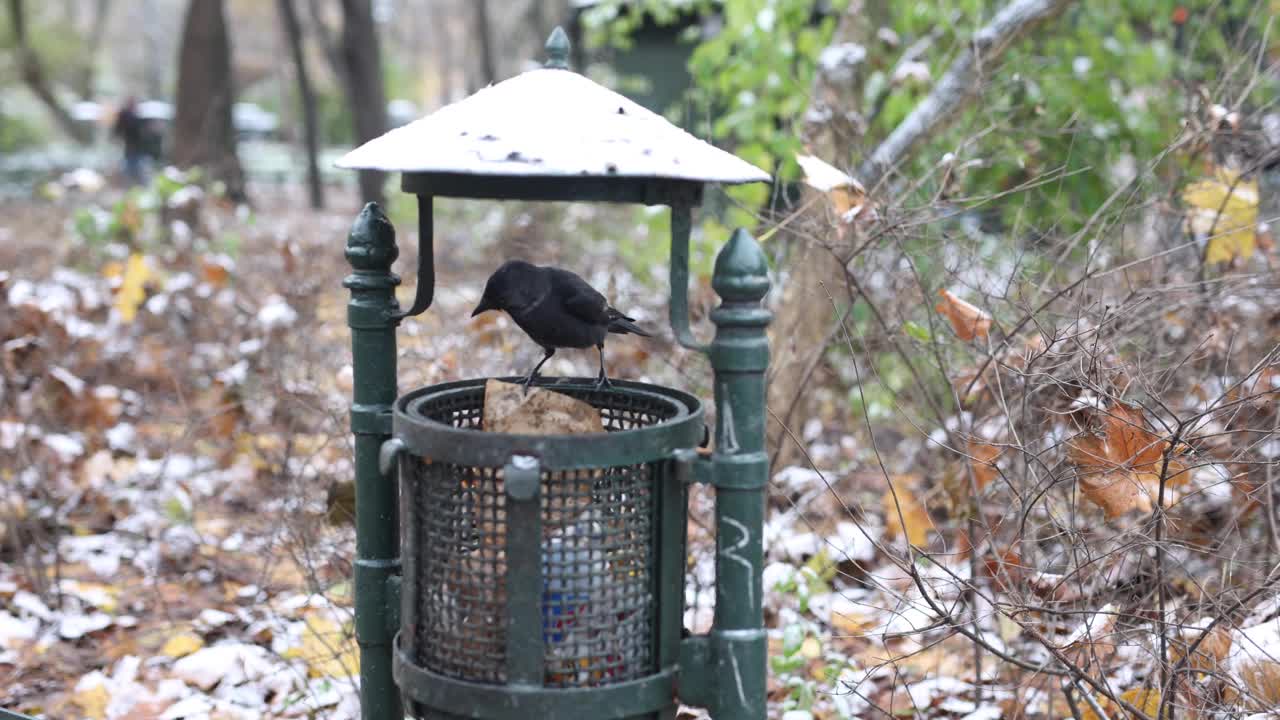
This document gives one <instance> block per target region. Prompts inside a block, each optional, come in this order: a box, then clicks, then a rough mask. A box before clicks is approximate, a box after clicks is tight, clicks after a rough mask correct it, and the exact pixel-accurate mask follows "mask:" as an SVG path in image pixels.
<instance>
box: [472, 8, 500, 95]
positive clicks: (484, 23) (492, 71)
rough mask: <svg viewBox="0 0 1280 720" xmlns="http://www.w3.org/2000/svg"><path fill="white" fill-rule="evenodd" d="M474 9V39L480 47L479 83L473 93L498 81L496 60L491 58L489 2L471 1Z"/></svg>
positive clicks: (491, 28) (491, 42)
mask: <svg viewBox="0 0 1280 720" xmlns="http://www.w3.org/2000/svg"><path fill="white" fill-rule="evenodd" d="M473 1H474V3H475V9H476V37H477V38H478V39H479V45H480V82H479V83H477V84H476V87H473V88H471V92H475V91H476V90H479V89H480V88H482V87H485V86H487V85H492V84H494V83H495V82H497V81H498V67H497V59H496V58H495V57H494V56H493V26H492V24H491V23H490V22H489V0H473Z"/></svg>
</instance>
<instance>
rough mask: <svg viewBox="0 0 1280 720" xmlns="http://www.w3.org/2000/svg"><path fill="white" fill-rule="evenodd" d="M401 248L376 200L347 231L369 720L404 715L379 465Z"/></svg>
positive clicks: (394, 538)
mask: <svg viewBox="0 0 1280 720" xmlns="http://www.w3.org/2000/svg"><path fill="white" fill-rule="evenodd" d="M398 254H399V250H398V249H397V248H396V236H395V229H394V228H393V227H392V226H391V222H390V221H389V220H388V219H387V216H386V215H385V214H384V213H383V212H382V209H381V208H380V207H378V205H377V204H376V203H369V204H368V205H366V206H365V207H364V210H362V211H361V212H360V216H359V217H357V218H356V221H355V224H354V225H352V227H351V234H350V235H348V236H347V250H346V255H347V261H348V262H350V263H351V268H352V270H353V272H352V273H351V274H350V275H348V276H347V277H346V279H345V280H343V283H342V284H343V286H345V287H346V288H348V289H349V290H351V301H350V302H349V303H348V304H347V325H348V326H349V327H350V328H351V355H352V369H353V375H354V381H355V398H354V402H353V403H352V405H351V431H352V432H353V433H355V473H356V562H355V604H356V610H355V614H356V639H357V641H358V642H359V644H360V712H361V717H362V718H363V720H401V719H402V718H403V717H404V712H403V710H402V709H401V705H400V691H399V690H398V689H397V688H396V685H395V682H394V680H393V679H392V675H391V656H392V649H393V648H392V639H393V638H394V636H395V635H394V633H395V628H394V627H393V613H392V612H391V610H392V608H391V604H392V603H393V602H395V601H396V599H395V598H391V597H389V595H390V591H389V587H390V585H391V582H390V579H391V578H392V577H393V576H397V575H399V573H400V548H399V542H400V531H399V527H398V522H397V521H398V519H399V514H398V511H397V497H396V493H397V488H396V483H395V478H394V477H387V476H385V475H383V474H382V473H381V471H380V470H379V468H378V452H379V450H380V449H381V447H382V443H383V442H384V441H385V440H387V439H388V438H390V437H391V407H392V404H393V403H394V402H395V399H396V326H397V325H398V324H399V322H400V321H399V318H398V313H399V310H400V306H399V304H398V303H397V302H396V296H395V288H396V286H397V285H399V284H400V278H399V277H397V276H396V274H395V273H393V272H391V264H392V263H393V262H395V259H396V256H397V255H398Z"/></svg>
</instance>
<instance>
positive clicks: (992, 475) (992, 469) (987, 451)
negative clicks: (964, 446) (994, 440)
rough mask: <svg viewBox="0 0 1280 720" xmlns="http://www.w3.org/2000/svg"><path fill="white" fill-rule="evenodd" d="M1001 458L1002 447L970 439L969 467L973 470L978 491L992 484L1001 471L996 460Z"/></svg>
mask: <svg viewBox="0 0 1280 720" xmlns="http://www.w3.org/2000/svg"><path fill="white" fill-rule="evenodd" d="M999 458H1000V448H998V447H996V446H995V445H992V444H990V443H985V442H982V441H978V440H970V441H969V467H970V468H971V469H972V471H973V482H974V484H975V485H977V487H978V492H982V490H983V488H985V487H986V486H988V485H990V484H991V481H992V480H995V479H996V478H997V477H998V476H999V475H1000V472H999V471H998V470H996V460H998V459H999Z"/></svg>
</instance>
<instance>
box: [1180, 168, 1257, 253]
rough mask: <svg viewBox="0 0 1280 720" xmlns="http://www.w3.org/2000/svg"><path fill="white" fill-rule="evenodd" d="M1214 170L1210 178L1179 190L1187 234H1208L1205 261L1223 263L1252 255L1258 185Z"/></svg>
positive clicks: (1219, 169)
mask: <svg viewBox="0 0 1280 720" xmlns="http://www.w3.org/2000/svg"><path fill="white" fill-rule="evenodd" d="M1238 178H1239V173H1235V172H1232V171H1230V170H1227V169H1225V168H1218V170H1217V171H1216V172H1215V173H1214V177H1213V178H1212V179H1209V180H1200V181H1198V182H1194V183H1191V184H1190V185H1188V186H1187V187H1186V189H1184V190H1183V191H1182V201H1183V202H1185V203H1186V204H1187V206H1188V208H1187V224H1188V226H1189V227H1190V228H1191V231H1192V232H1194V233H1197V234H1202V235H1208V236H1209V239H1208V243H1209V246H1208V248H1206V250H1205V262H1207V263H1223V262H1230V261H1231V260H1233V259H1235V258H1238V257H1239V258H1247V257H1250V256H1251V255H1253V250H1254V246H1255V245H1256V242H1257V224H1258V182H1257V181H1256V180H1239V179H1238Z"/></svg>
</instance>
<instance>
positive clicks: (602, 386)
mask: <svg viewBox="0 0 1280 720" xmlns="http://www.w3.org/2000/svg"><path fill="white" fill-rule="evenodd" d="M596 389H597V390H612V389H613V383H611V382H609V378H608V377H607V376H605V375H601V376H600V377H598V378H596Z"/></svg>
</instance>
